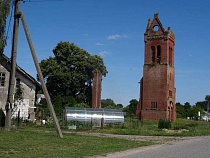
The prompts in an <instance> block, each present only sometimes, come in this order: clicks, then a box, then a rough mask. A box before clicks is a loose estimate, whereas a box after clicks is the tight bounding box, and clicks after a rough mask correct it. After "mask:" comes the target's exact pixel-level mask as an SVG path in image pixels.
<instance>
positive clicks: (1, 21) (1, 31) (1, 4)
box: [0, 0, 10, 54]
mask: <svg viewBox="0 0 210 158" xmlns="http://www.w3.org/2000/svg"><path fill="white" fill-rule="evenodd" d="M9 11H10V0H1V1H0V54H1V53H3V50H4V47H5V45H6V39H7V37H6V34H5V28H6V19H7V16H8V14H9Z"/></svg>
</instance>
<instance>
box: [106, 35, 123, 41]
mask: <svg viewBox="0 0 210 158" xmlns="http://www.w3.org/2000/svg"><path fill="white" fill-rule="evenodd" d="M119 38H127V36H125V35H117V34H116V35H110V36H108V37H107V39H109V40H115V39H119Z"/></svg>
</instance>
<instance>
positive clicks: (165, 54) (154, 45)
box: [137, 14, 176, 121]
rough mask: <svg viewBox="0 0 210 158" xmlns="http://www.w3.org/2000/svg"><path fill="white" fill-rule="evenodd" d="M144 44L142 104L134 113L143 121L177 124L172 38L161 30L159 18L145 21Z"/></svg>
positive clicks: (173, 38)
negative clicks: (162, 121)
mask: <svg viewBox="0 0 210 158" xmlns="http://www.w3.org/2000/svg"><path fill="white" fill-rule="evenodd" d="M144 41H145V52H144V66H143V83H141V86H142V87H141V88H140V89H141V92H140V94H141V99H140V101H141V104H139V105H138V107H137V113H139V114H141V117H142V118H143V119H148V120H159V119H167V120H170V121H176V107H175V93H176V89H175V87H174V45H175V37H174V34H173V32H172V31H171V30H170V28H168V30H165V29H164V28H163V27H162V24H161V22H160V20H159V18H158V14H155V15H154V19H153V20H149V21H148V25H147V29H146V32H145V34H144ZM140 106H141V107H140Z"/></svg>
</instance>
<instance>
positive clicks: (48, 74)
mask: <svg viewBox="0 0 210 158" xmlns="http://www.w3.org/2000/svg"><path fill="white" fill-rule="evenodd" d="M53 54H54V56H55V57H49V58H48V59H45V60H42V61H41V63H40V67H41V70H42V74H43V77H44V79H45V81H46V86H47V88H48V91H49V94H50V96H51V98H52V101H53V102H54V101H55V98H56V97H57V96H60V97H62V98H63V99H62V103H63V105H64V106H73V105H69V103H71V104H77V103H78V104H79V103H86V104H88V105H89V106H90V105H91V98H92V81H93V73H92V72H93V70H95V69H98V70H100V71H101V73H102V75H103V76H106V74H107V70H106V67H105V65H104V62H103V59H102V58H101V57H99V56H97V55H94V56H91V55H90V54H89V53H88V52H87V51H85V50H83V49H81V48H79V47H78V46H76V45H75V44H73V43H69V42H60V43H58V44H57V46H56V47H55V48H54V49H53Z"/></svg>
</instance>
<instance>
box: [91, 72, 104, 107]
mask: <svg viewBox="0 0 210 158" xmlns="http://www.w3.org/2000/svg"><path fill="white" fill-rule="evenodd" d="M101 86H102V74H101V72H100V71H99V70H94V71H93V86H92V108H101Z"/></svg>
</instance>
